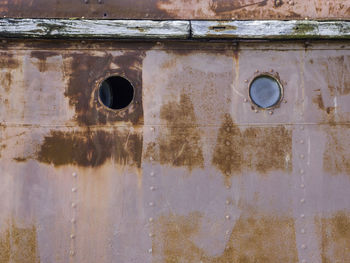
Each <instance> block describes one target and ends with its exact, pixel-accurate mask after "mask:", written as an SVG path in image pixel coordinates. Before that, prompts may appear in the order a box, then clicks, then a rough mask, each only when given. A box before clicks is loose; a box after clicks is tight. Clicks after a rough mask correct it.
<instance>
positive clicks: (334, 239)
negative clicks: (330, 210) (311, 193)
mask: <svg viewBox="0 0 350 263" xmlns="http://www.w3.org/2000/svg"><path fill="white" fill-rule="evenodd" d="M316 224H317V226H318V229H319V233H320V240H321V244H320V245H321V252H322V263H332V262H349V261H350V253H349V250H350V214H349V213H348V212H343V211H341V212H338V213H336V214H334V215H333V216H330V217H324V218H316Z"/></svg>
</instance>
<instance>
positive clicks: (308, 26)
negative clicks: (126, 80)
mask: <svg viewBox="0 0 350 263" xmlns="http://www.w3.org/2000/svg"><path fill="white" fill-rule="evenodd" d="M0 37H1V38H62V39H70V38H71V39H84V38H87V39H348V38H350V22H349V21H307V20H305V21H300V20H290V21H278V20H263V21H262V20H259V21H258V20H255V21H203V20H201V21H180V20H167V21H152V20H87V19H79V20H74V19H10V18H8V19H0Z"/></svg>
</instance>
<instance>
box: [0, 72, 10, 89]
mask: <svg viewBox="0 0 350 263" xmlns="http://www.w3.org/2000/svg"><path fill="white" fill-rule="evenodd" d="M0 83H1V86H2V87H3V88H4V89H5V92H6V93H8V92H10V89H11V85H12V75H11V72H4V73H1V74H0Z"/></svg>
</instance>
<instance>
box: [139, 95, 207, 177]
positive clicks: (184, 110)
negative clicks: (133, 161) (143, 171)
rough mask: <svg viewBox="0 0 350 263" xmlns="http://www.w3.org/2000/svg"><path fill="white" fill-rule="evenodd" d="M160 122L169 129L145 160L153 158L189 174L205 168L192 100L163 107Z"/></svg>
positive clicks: (152, 145)
mask: <svg viewBox="0 0 350 263" xmlns="http://www.w3.org/2000/svg"><path fill="white" fill-rule="evenodd" d="M160 118H161V119H162V120H163V121H164V122H165V123H164V125H165V129H164V130H163V129H162V131H161V135H160V136H159V138H158V141H157V142H156V143H150V144H149V145H148V148H147V152H146V154H145V156H146V157H150V156H153V158H154V159H155V161H159V162H160V163H161V164H168V165H171V166H185V167H188V169H189V170H192V169H193V168H195V167H203V162H204V158H203V152H202V145H201V144H202V142H201V140H200V139H201V137H200V130H199V128H198V125H197V123H196V115H195V112H194V106H193V103H192V101H191V99H190V97H189V96H188V95H186V94H181V96H180V100H179V101H173V102H169V103H167V104H165V105H163V106H162V108H161V111H160Z"/></svg>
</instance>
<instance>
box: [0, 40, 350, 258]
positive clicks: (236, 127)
mask: <svg viewBox="0 0 350 263" xmlns="http://www.w3.org/2000/svg"><path fill="white" fill-rule="evenodd" d="M0 63H1V68H2V69H1V71H0V83H1V84H0V91H1V92H0V94H1V101H2V103H1V104H0V112H1V130H0V131H1V133H0V135H1V137H0V138H1V151H0V154H1V159H0V169H1V170H0V197H1V202H0V211H1V213H0V233H1V234H0V262H39V261H40V262H92V263H93V262H101V263H103V262H208V263H211V262H272V263H274V262H276V263H280V262H315V263H316V262H317V263H318V262H324V263H326V262H348V261H350V256H349V255H350V254H349V253H348V251H349V249H350V245H349V244H350V202H349V200H350V192H349V187H350V147H349V146H350V133H349V131H350V130H349V129H350V126H349V123H350V114H349V113H350V103H349V102H350V79H349V76H350V75H349V67H350V50H349V47H348V45H347V42H328V43H325V42H312V43H308V45H307V46H305V44H304V43H303V42H300V43H295V42H293V43H292V42H274V43H239V45H234V44H232V43H229V42H221V43H220V42H217V43H215V42H213V43H201V42H198V43H194V42H157V43H156V42H92V41H91V42H90V41H87V42H83V43H81V42H73V41H72V42H68V41H64V42H60V41H56V42H54V41H46V42H45V41H37V42H35V41H34V42H29V41H26V42H25V41H23V42H21V41H10V42H8V43H2V46H1V52H0ZM263 72H269V74H273V75H275V76H278V78H279V79H280V81H281V84H282V85H283V88H284V100H283V101H282V103H281V104H280V105H279V107H278V108H276V109H274V110H273V112H270V111H261V110H256V109H255V108H254V107H253V105H252V104H251V103H250V102H249V97H248V84H249V82H250V80H251V79H252V78H253V77H254V76H256V75H257V74H259V73H263ZM108 74H118V75H121V76H125V77H126V78H128V79H129V80H130V81H131V83H132V84H133V85H134V87H135V89H136V93H135V99H134V101H133V103H132V104H131V105H130V106H129V107H128V108H127V109H125V110H122V111H119V112H114V111H111V110H109V109H107V108H105V107H104V106H102V105H101V104H100V103H99V101H98V99H97V93H96V89H97V87H98V84H99V83H100V81H101V80H102V79H103V78H105V77H106V76H108ZM303 260H305V261H303Z"/></svg>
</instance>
